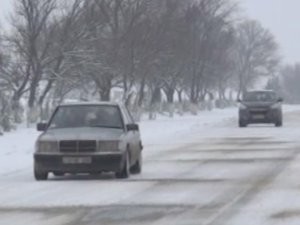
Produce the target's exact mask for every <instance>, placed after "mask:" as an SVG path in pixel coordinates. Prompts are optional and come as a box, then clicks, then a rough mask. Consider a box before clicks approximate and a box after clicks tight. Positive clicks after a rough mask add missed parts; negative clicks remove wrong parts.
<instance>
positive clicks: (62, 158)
mask: <svg viewBox="0 0 300 225" xmlns="http://www.w3.org/2000/svg"><path fill="white" fill-rule="evenodd" d="M70 158H71V159H75V161H76V160H78V159H83V158H84V159H88V162H86V161H85V162H79V161H80V160H78V161H77V162H71V163H70V162H68V163H66V159H70ZM125 160H126V155H125V153H124V152H113V153H112V152H109V153H95V154H61V153H57V154H46V153H35V154H34V164H35V165H34V166H35V168H38V170H39V171H44V172H63V173H93V172H95V173H96V172H119V171H121V170H122V168H123V166H124V163H125Z"/></svg>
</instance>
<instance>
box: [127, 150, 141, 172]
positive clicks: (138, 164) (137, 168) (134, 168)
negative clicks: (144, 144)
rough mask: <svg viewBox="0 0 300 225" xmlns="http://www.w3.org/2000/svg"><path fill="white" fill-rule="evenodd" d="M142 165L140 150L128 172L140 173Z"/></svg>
mask: <svg viewBox="0 0 300 225" xmlns="http://www.w3.org/2000/svg"><path fill="white" fill-rule="evenodd" d="M142 167H143V156H142V151H140V154H139V157H138V159H137V161H136V163H135V164H134V165H133V166H132V167H131V169H130V172H131V173H133V174H140V173H141V172H142Z"/></svg>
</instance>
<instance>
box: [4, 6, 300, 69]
mask: <svg viewBox="0 0 300 225" xmlns="http://www.w3.org/2000/svg"><path fill="white" fill-rule="evenodd" d="M236 1H240V2H241V7H242V9H244V12H245V14H246V15H248V17H250V18H254V19H257V20H259V21H260V22H261V23H262V24H263V26H264V27H266V28H268V29H269V30H270V31H271V32H272V33H273V34H274V36H275V38H276V40H277V41H278V43H279V44H280V47H281V55H282V56H283V59H284V61H285V62H289V63H293V62H296V61H300V13H299V10H300V0H236ZM12 2H13V0H0V22H1V24H2V27H3V26H4V27H5V26H6V23H5V22H4V21H5V18H7V16H8V12H9V11H11V8H12Z"/></svg>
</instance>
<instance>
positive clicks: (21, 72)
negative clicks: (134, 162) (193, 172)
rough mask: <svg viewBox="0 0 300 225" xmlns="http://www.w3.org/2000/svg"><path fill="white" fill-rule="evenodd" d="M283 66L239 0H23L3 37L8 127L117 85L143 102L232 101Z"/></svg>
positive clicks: (0, 59)
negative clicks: (237, 1) (233, 94)
mask: <svg viewBox="0 0 300 225" xmlns="http://www.w3.org/2000/svg"><path fill="white" fill-rule="evenodd" d="M278 63H279V57H278V47H277V44H276V42H275V40H274V37H273V35H272V34H271V33H270V32H269V31H268V30H267V29H265V28H263V27H262V26H261V24H260V23H259V22H257V21H253V20H249V19H246V18H244V17H243V16H241V13H240V11H239V6H238V4H236V3H235V2H234V1H230V0H185V1H182V0H70V1H61V0H45V1H40V0H15V8H14V11H13V13H12V15H11V20H10V29H9V30H8V31H7V32H6V33H2V34H1V38H0V102H1V104H0V105H2V108H1V110H2V111H3V112H7V113H2V114H1V115H2V117H3V118H2V119H1V120H0V124H1V123H2V122H1V121H6V122H7V120H8V118H9V120H10V121H11V123H18V122H21V121H23V120H24V119H26V120H27V121H28V122H35V121H36V120H37V118H38V117H39V115H42V116H44V117H47V114H48V111H49V110H51V109H52V108H53V106H55V105H57V104H59V103H60V102H62V101H63V100H64V99H66V98H78V99H91V98H92V99H96V100H102V101H109V100H111V99H112V97H113V92H114V90H118V91H119V92H120V93H121V99H122V100H123V101H124V102H125V103H126V104H127V105H129V106H130V107H133V108H135V109H140V108H148V109H152V108H153V107H152V106H154V105H157V104H158V103H160V102H161V101H162V100H164V101H165V102H167V103H168V104H169V105H173V104H175V102H185V103H186V102H188V103H190V104H193V105H197V104H199V103H201V102H203V101H205V100H206V99H216V98H218V99H221V100H226V99H228V98H230V95H229V94H228V93H230V92H234V93H238V94H240V93H241V92H242V91H244V90H246V89H247V88H249V87H251V86H252V85H253V84H254V83H255V82H256V81H257V79H259V78H261V77H262V76H268V75H270V74H274V73H275V72H276V70H277V66H278ZM231 97H232V96H231ZM24 106H25V108H26V109H27V110H26V111H27V113H26V115H27V118H22V115H24ZM10 112H13V113H10ZM41 112H42V114H41ZM12 116H13V117H12ZM9 124H10V123H8V126H5V129H9V127H10V126H9ZM2 126H3V125H2Z"/></svg>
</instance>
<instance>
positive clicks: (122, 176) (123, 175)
mask: <svg viewBox="0 0 300 225" xmlns="http://www.w3.org/2000/svg"><path fill="white" fill-rule="evenodd" d="M129 176H130V161H129V153H128V151H127V152H126V157H125V162H124V165H123V168H122V170H121V171H120V172H117V173H116V177H117V178H120V179H125V178H128V177H129Z"/></svg>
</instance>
